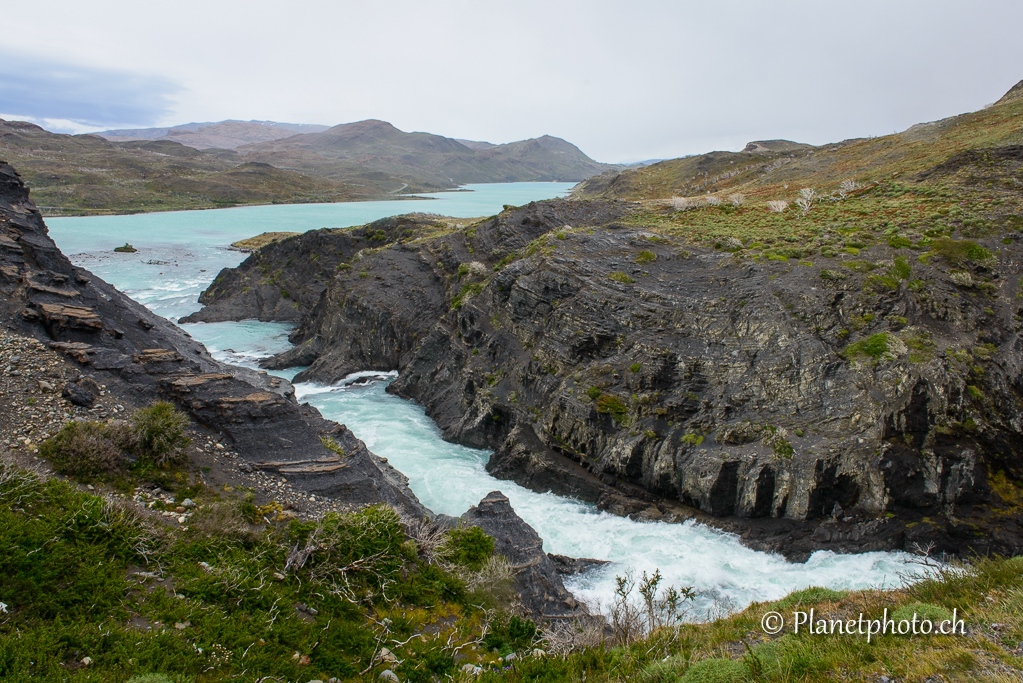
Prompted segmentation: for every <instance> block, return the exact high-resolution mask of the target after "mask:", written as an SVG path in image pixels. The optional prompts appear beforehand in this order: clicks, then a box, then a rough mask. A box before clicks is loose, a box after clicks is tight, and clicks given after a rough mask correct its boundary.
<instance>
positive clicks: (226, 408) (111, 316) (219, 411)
mask: <svg viewBox="0 0 1023 683" xmlns="http://www.w3.org/2000/svg"><path fill="white" fill-rule="evenodd" d="M0 319H2V320H3V321H4V322H5V324H7V325H8V326H10V327H11V328H12V329H14V330H16V331H17V332H19V333H20V334H23V335H26V336H33V337H36V338H38V339H41V340H47V341H49V342H50V345H51V346H52V347H54V348H56V349H59V350H61V351H63V352H65V353H66V354H68V355H69V356H70V357H71V358H73V359H74V360H76V361H77V362H78V363H79V364H81V365H82V366H85V368H86V369H87V370H88V372H90V373H92V374H93V375H94V376H95V377H97V378H99V381H102V382H103V383H104V384H106V385H107V386H108V387H109V390H110V391H112V392H115V393H124V394H125V395H132V396H134V397H137V398H139V399H141V400H143V401H155V400H171V401H174V402H175V403H177V404H178V405H179V406H180V407H181V408H182V409H184V410H185V411H186V412H188V413H189V414H190V415H191V416H192V417H193V418H194V419H195V420H196V421H197V422H199V423H200V424H202V425H204V426H206V427H208V428H210V429H212V430H214V431H217V432H220V433H222V434H223V435H224V436H225V437H227V439H229V441H230V442H231V443H233V446H234V448H235V450H237V452H238V453H239V455H240V456H241V457H242V458H243V459H245V460H247V461H248V462H249V463H250V464H251V465H252V466H253V467H255V468H259V469H264V470H269V471H275V472H279V473H280V474H283V475H286V476H287V478H288V479H289V481H292V482H294V483H295V484H296V485H297V486H299V487H300V488H305V489H306V490H309V491H312V492H314V493H316V494H318V495H323V496H330V497H334V498H339V499H342V500H344V501H345V502H346V503H350V504H352V505H361V504H371V503H380V502H386V503H390V504H393V505H394V506H396V507H398V508H400V509H402V510H404V511H405V512H406V513H408V514H420V515H421V514H424V513H426V512H427V511H426V510H425V508H423V506H422V505H421V504H420V503H419V501H418V500H417V499H416V497H415V495H414V494H413V493H412V491H411V490H410V489H409V488H408V482H407V479H406V478H405V477H404V475H402V474H401V473H399V472H397V471H396V470H394V469H393V468H392V467H391V466H390V465H388V464H386V462H384V461H383V460H382V459H380V458H377V457H376V456H375V455H373V454H372V453H370V452H369V451H368V450H366V447H365V445H364V444H363V443H362V442H361V441H359V440H358V439H356V438H355V436H354V435H353V434H352V433H351V432H350V431H349V430H348V429H346V428H345V427H343V426H341V425H338V424H336V423H334V422H330V421H327V420H324V419H323V418H322V417H321V416H320V414H319V412H317V411H316V409H315V408H312V407H310V406H308V405H299V404H298V402H297V401H296V400H295V398H294V391H293V390H292V388H291V385H290V383H289V382H287V381H285V380H282V379H279V378H276V377H270V376H268V375H267V374H266V373H265V372H255V371H252V370H248V369H245V368H239V367H235V366H229V365H225V364H223V363H219V362H218V361H216V360H214V359H213V358H212V357H210V355H209V353H208V352H207V351H206V349H205V348H204V347H203V346H202V345H201V344H198V343H197V342H195V341H194V340H192V339H191V338H190V337H189V336H188V335H187V334H186V333H185V332H183V331H182V330H181V329H179V328H178V327H176V326H174V325H172V324H171V323H169V322H168V321H166V320H164V319H163V318H161V317H159V316H157V315H154V314H153V313H151V312H150V311H149V310H148V309H146V308H145V307H144V306H142V305H140V304H138V303H136V302H135V301H132V300H131V299H129V298H128V297H126V296H124V295H123V294H122V293H121V292H119V291H117V290H116V289H114V288H113V287H111V286H110V285H108V284H107V283H105V282H103V281H102V280H101V279H99V278H97V277H96V276H95V275H93V274H91V273H89V272H88V271H85V270H82V269H80V268H76V267H75V266H73V265H72V264H71V263H70V262H69V261H68V259H67V258H66V257H65V256H64V255H63V254H62V253H61V252H60V251H59V250H58V249H57V247H56V245H55V244H54V243H53V241H52V240H51V239H50V237H49V235H48V234H47V230H46V225H45V224H44V223H43V219H42V217H41V216H40V214H39V211H38V210H37V209H36V207H35V206H34V205H33V204H32V202H31V201H30V200H29V193H28V189H27V188H26V187H25V185H24V184H23V183H22V181H21V179H20V178H19V177H18V175H17V173H16V172H15V171H14V169H13V168H11V166H9V165H7V164H6V163H3V162H0ZM328 446H330V447H328Z"/></svg>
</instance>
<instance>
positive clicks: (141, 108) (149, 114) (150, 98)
mask: <svg viewBox="0 0 1023 683" xmlns="http://www.w3.org/2000/svg"><path fill="white" fill-rule="evenodd" d="M179 90H180V87H179V86H177V85H176V84H175V83H173V82H172V81H170V80H168V79H165V78H162V77H159V76H151V75H145V74H137V73H131V72H128V71H117V70H112V69H100V68H92V67H88V66H83V65H77V64H68V63H59V62H56V61H51V60H47V59H42V58H39V57H35V56H32V55H21V54H9V53H4V52H0V112H5V113H6V114H8V115H18V116H24V117H26V118H30V119H34V120H39V121H45V120H63V121H65V122H68V123H70V124H78V125H79V126H86V127H97V128H102V127H116V126H146V125H151V124H153V123H155V122H156V121H158V120H159V119H160V118H161V117H163V116H166V115H167V113H168V112H169V111H170V108H171V104H172V103H171V101H170V96H171V95H172V94H173V93H175V92H177V91H179Z"/></svg>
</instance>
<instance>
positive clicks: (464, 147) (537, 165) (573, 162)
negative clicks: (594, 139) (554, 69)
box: [237, 119, 619, 190]
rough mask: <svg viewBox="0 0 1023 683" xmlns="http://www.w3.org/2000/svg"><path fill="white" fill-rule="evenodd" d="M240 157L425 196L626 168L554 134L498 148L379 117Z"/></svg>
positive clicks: (258, 147)
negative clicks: (388, 180)
mask: <svg viewBox="0 0 1023 683" xmlns="http://www.w3.org/2000/svg"><path fill="white" fill-rule="evenodd" d="M237 151H238V153H239V154H241V155H243V156H244V157H245V158H246V159H249V160H252V161H261V162H264V163H268V164H273V165H274V166H278V167H281V168H289V169H292V170H297V171H301V172H303V173H310V174H312V175H317V176H321V177H325V178H334V179H347V180H352V181H353V182H357V181H358V179H360V178H373V179H378V178H380V177H381V175H383V176H388V177H392V178H395V179H399V180H401V181H402V182H403V183H408V185H409V186H410V187H414V188H416V189H418V190H429V189H446V188H451V187H456V186H458V185H463V184H466V183H502V182H521V181H530V180H536V181H548V180H561V181H580V180H584V179H586V178H589V177H590V176H593V175H596V174H598V173H603V172H604V171H607V170H612V169H615V168H619V167H616V166H613V165H610V164H600V163H597V162H596V161H594V160H593V159H590V158H589V157H588V156H586V155H585V154H583V153H582V151H580V150H579V148H578V147H576V146H575V145H573V144H571V143H569V142H566V141H564V140H562V139H560V138H555V137H551V136H549V135H544V136H543V137H539V138H533V139H530V140H521V141H519V142H510V143H508V144H504V145H494V144H491V143H488V142H473V141H469V140H465V141H460V140H455V139H452V138H446V137H442V136H440V135H433V134H431V133H405V132H403V131H400V130H398V129H397V128H395V127H394V126H392V125H391V124H389V123H387V122H386V121H377V120H373V119H370V120H368V121H359V122H357V123H345V124H342V125H340V126H334V127H333V128H330V129H328V130H325V131H323V132H321V133H308V134H305V135H293V136H291V137H286V138H281V139H277V140H271V141H268V142H259V143H254V144H249V145H243V146H241V147H239V148H238V150H237Z"/></svg>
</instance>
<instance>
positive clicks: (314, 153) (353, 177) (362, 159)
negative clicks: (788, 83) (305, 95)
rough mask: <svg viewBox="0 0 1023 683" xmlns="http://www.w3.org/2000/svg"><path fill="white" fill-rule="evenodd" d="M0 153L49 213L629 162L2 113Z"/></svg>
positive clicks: (539, 144)
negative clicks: (62, 123)
mask: <svg viewBox="0 0 1023 683" xmlns="http://www.w3.org/2000/svg"><path fill="white" fill-rule="evenodd" d="M0 159H4V160H7V161H9V162H11V163H12V164H15V165H16V166H17V167H18V168H19V170H20V171H21V172H22V175H23V176H24V177H25V179H26V181H27V182H28V184H29V186H30V187H31V188H32V192H33V197H34V199H35V201H36V203H37V204H38V205H39V206H40V207H41V208H42V209H43V211H44V212H45V213H48V214H50V215H69V214H89V213H130V212H136V211H154V210H172V209H193V208H210V207H218V206H233V205H237V204H251V203H271V202H273V203H294V202H331V201H351V200H358V199H382V198H395V197H396V196H397V195H399V194H402V193H405V194H408V193H413V192H424V191H436V190H446V189H453V188H456V187H458V186H460V185H464V184H467V183H492V182H522V181H570V182H578V181H581V180H584V179H586V178H589V177H590V176H593V175H596V174H599V173H603V172H606V171H613V170H619V169H622V168H624V167H623V166H615V165H611V164H601V163H597V162H596V161H594V160H593V159H590V158H589V157H588V156H586V155H585V154H584V153H583V152H582V151H580V150H579V148H578V147H576V146H575V145H573V144H571V143H569V142H566V141H565V140H562V139H560V138H555V137H551V136H549V135H545V136H542V137H539V138H534V139H530V140H522V141H519V142H512V143H508V144H503V145H495V144H492V143H489V142H475V141H472V140H455V139H452V138H446V137H443V136H440V135H433V134H430V133H406V132H403V131H400V130H398V129H397V128H395V127H394V126H392V125H391V124H389V123H387V122H385V121H376V120H368V121H359V122H357V123H347V124H342V125H339V126H334V127H332V128H328V127H327V126H316V125H307V124H291V123H276V122H273V121H233V120H232V121H220V122H217V123H188V124H184V125H181V126H173V127H168V128H143V129H126V130H108V131H104V132H103V133H99V134H87V135H60V134H55V133H50V132H48V131H46V130H44V129H43V128H40V127H39V126H37V125H34V124H31V123H25V122H17V121H3V120H0Z"/></svg>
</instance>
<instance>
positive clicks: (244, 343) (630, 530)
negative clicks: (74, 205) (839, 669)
mask: <svg viewBox="0 0 1023 683" xmlns="http://www.w3.org/2000/svg"><path fill="white" fill-rule="evenodd" d="M570 187H571V184H570V183H507V184H494V185H471V186H467V189H469V190H472V191H471V192H447V193H436V194H432V195H424V196H428V197H433V198H435V199H434V200H433V201H394V202H354V203H348V204H313V205H277V206H261V207H246V208H238V209H218V210H211V211H182V212H172V213H159V214H141V215H135V216H103V217H87V218H51V219H48V220H47V224H48V225H49V226H50V234H51V235H52V236H53V238H54V240H55V241H56V242H57V245H58V246H59V247H60V248H61V249H62V250H63V251H64V253H66V254H68V255H69V256H70V257H71V260H72V261H73V262H75V263H76V264H77V265H80V266H82V267H85V268H88V269H89V270H91V271H93V272H94V273H96V274H97V275H99V276H100V277H102V278H103V279H105V280H107V281H108V282H110V283H111V284H113V285H115V286H116V287H118V288H119V289H121V290H122V291H124V292H126V293H127V294H128V295H129V296H131V297H132V298H134V299H136V300H137V301H140V302H142V303H143V304H145V305H146V306H148V307H149V308H150V309H151V310H153V311H155V312H156V313H159V314H160V315H163V316H165V317H167V318H169V319H171V320H174V321H176V320H177V319H178V318H179V317H181V316H184V315H186V314H188V313H191V312H192V311H195V310H197V309H198V308H199V304H198V303H197V299H198V296H199V293H200V292H201V291H202V290H203V289H205V287H206V286H207V285H208V284H209V283H210V282H211V281H212V280H213V278H214V277H216V275H217V273H218V272H219V271H220V269H221V268H224V267H230V266H235V265H237V264H238V263H240V262H241V261H242V260H243V259H244V257H245V254H242V253H239V252H237V251H233V250H230V249H228V248H227V247H228V245H230V243H231V242H234V241H237V240H239V239H243V238H246V237H252V236H254V235H257V234H259V233H262V232H269V231H289V232H304V231H306V230H311V229H316V228H323V227H350V226H353V225H361V224H362V223H365V222H368V221H371V220H375V219H377V218H383V217H386V216H392V215H397V214H401V213H408V212H412V211H422V212H430V213H437V214H442V215H447V216H455V217H466V218H468V217H476V216H485V215H491V214H494V213H497V212H498V211H500V210H501V208H502V206H503V205H504V204H513V205H521V204H524V203H527V202H529V201H532V200H539V199H547V198H551V197H557V196H561V195H563V194H564V193H565V192H567V191H568V189H569V188H570ZM125 242H130V243H131V244H132V245H133V246H135V247H136V248H137V249H138V250H139V251H138V252H137V253H135V254H115V253H113V251H112V249H113V248H114V247H115V246H119V245H121V244H124V243H125ZM183 327H185V328H186V329H187V330H188V332H189V333H190V334H191V335H192V336H193V337H195V338H196V339H198V340H199V341H202V342H203V343H205V344H206V346H207V347H208V348H209V349H210V351H211V352H212V353H213V355H214V356H215V357H217V358H219V359H221V360H223V361H226V362H230V363H236V364H241V365H250V366H253V365H254V364H255V363H256V361H258V359H259V358H262V357H265V356H267V355H270V354H272V353H275V352H277V351H281V350H284V349H286V348H288V346H289V343H288V340H287V335H288V332H289V331H290V329H291V328H290V327H289V326H287V325H282V324H275V323H260V322H256V321H245V322H240V323H212V324H204V323H200V324H196V325H184V326H183ZM295 372H296V371H295V370H292V371H287V372H281V373H277V374H280V375H281V376H283V377H287V378H289V379H290V378H291V377H293V376H294V375H295ZM373 374H374V375H376V374H378V373H373ZM389 381H390V378H387V377H383V378H381V379H380V380H378V381H374V382H371V383H370V384H368V385H360V386H344V385H343V384H344V383H342V384H341V385H339V386H321V385H317V384H314V383H303V384H298V385H296V387H295V388H296V392H297V394H298V396H299V398H300V399H301V400H303V401H308V402H309V403H311V404H313V405H314V406H316V407H317V408H319V409H320V411H321V412H322V413H323V415H324V417H327V418H330V419H333V420H337V421H338V422H341V423H344V424H346V425H347V426H348V427H349V429H351V430H352V431H353V432H354V433H355V435H356V436H358V437H359V438H360V439H362V440H363V441H365V442H366V445H367V446H368V447H369V449H370V450H372V451H373V452H374V453H376V454H378V455H381V456H384V457H386V458H388V460H389V461H390V462H391V464H392V465H394V466H395V467H397V468H398V469H399V470H401V471H402V472H404V473H405V474H406V475H407V476H408V477H409V481H410V484H411V486H412V490H413V491H415V493H416V495H417V496H418V497H419V499H420V500H421V501H422V502H423V504H424V505H426V506H427V507H429V508H430V509H432V510H434V511H435V512H442V513H446V514H449V515H460V514H461V513H463V512H465V510H466V509H468V507H469V506H470V505H473V504H475V503H477V502H479V500H480V499H481V498H482V497H483V496H485V495H486V494H487V493H489V492H490V491H494V490H501V491H503V492H504V493H505V494H506V495H507V496H508V498H509V499H510V500H511V503H512V505H513V506H514V507H515V510H516V511H517V512H518V513H519V515H521V516H522V518H523V519H525V520H526V521H527V522H528V523H529V524H531V525H532V526H533V527H534V528H535V529H536V530H537V532H538V533H539V534H540V536H542V537H543V539H544V549H545V550H547V551H548V552H554V553H560V554H563V555H571V556H575V557H593V558H597V559H602V560H611V561H612V562H613V564H612V565H610V566H608V567H606V568H604V569H601V570H598V571H593V572H589V573H587V574H585V575H582V576H579V577H573V578H572V579H571V580H570V581H568V582H567V585H568V587H569V589H570V590H572V591H573V592H574V593H575V594H576V595H577V596H578V597H580V598H582V599H584V600H586V601H587V602H589V603H590V604H595V603H600V604H601V605H605V606H606V605H608V604H609V603H610V602H611V598H612V595H613V590H614V578H615V575H616V574H621V573H623V572H624V571H625V570H627V569H632V570H634V571H635V572H636V573H637V574H638V573H640V572H642V571H647V572H652V571H653V570H654V569H660V571H661V574H662V575H664V577H665V580H666V583H670V584H674V585H676V586H694V587H695V588H696V589H697V590H698V593H699V598H698V600H697V603H696V609H695V612H694V616H697V617H699V616H705V615H707V614H708V613H716V612H719V611H721V610H732V609H737V608H742V607H745V606H746V605H748V604H749V603H751V602H754V601H759V600H770V599H777V598H780V597H782V596H784V595H785V594H787V593H789V592H791V591H793V590H796V589H799V588H804V587H807V586H827V587H829V588H834V589H853V588H864V587H868V586H880V585H886V586H893V585H898V584H899V583H900V580H901V579H900V577H901V576H904V575H906V574H911V573H913V568H914V567H916V565H912V564H910V565H907V564H905V556H904V555H902V554H901V553H865V554H862V555H836V554H834V553H831V552H829V551H820V552H817V553H814V555H813V556H812V557H811V558H810V560H809V561H807V562H806V563H803V564H794V563H790V562H786V561H785V560H784V559H783V558H782V557H780V556H777V555H771V554H768V553H762V552H756V551H753V550H749V549H748V548H745V547H743V546H742V545H741V544H740V543H739V542H738V539H737V538H736V537H734V536H732V535H729V534H724V533H721V532H718V531H715V530H713V529H709V528H707V527H703V526H699V525H694V524H682V525H678V524H664V523H661V522H634V521H631V520H629V519H624V518H621V517H616V516H614V515H609V514H606V513H603V512H600V511H598V510H597V509H596V508H595V507H594V506H593V505H590V504H588V503H583V502H580V501H577V500H573V499H570V498H564V497H561V496H556V495H553V494H550V493H534V492H532V491H529V490H527V489H524V488H522V487H521V486H518V485H517V484H515V483H514V482H510V481H504V480H498V479H495V478H493V477H491V476H490V475H489V474H488V473H487V472H486V470H485V469H484V465H485V464H486V462H487V459H488V458H489V457H490V452H489V451H486V450H477V449H472V448H466V447H464V446H458V445H456V444H451V443H447V442H445V441H443V440H442V439H441V438H440V433H439V430H438V429H437V427H436V426H435V425H434V424H433V422H432V421H431V420H430V419H429V418H428V417H427V416H426V413H425V411H424V410H423V408H422V407H420V406H418V405H416V404H415V403H413V402H411V401H405V400H402V399H399V398H397V397H395V396H392V395H390V394H387V393H386V392H385V391H384V389H385V388H386V385H387V383H388V382H389Z"/></svg>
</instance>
